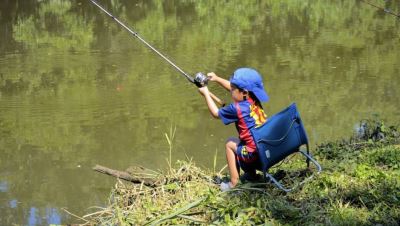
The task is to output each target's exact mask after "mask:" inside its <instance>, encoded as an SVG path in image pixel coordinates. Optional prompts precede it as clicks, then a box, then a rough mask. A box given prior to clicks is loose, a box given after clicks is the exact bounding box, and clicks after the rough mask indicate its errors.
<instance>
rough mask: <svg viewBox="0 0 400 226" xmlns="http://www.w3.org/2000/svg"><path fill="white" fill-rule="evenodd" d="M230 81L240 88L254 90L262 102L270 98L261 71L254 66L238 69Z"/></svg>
mask: <svg viewBox="0 0 400 226" xmlns="http://www.w3.org/2000/svg"><path fill="white" fill-rule="evenodd" d="M229 81H230V82H231V83H232V84H234V85H235V86H237V87H238V88H240V89H244V90H247V91H250V92H253V94H254V95H255V96H256V97H257V99H258V100H259V101H261V102H267V101H268V100H269V97H268V94H267V92H265V90H264V85H263V82H262V78H261V75H260V73H258V72H257V71H256V70H254V69H252V68H239V69H237V70H236V71H235V72H234V73H233V75H232V77H231V79H230V80H229Z"/></svg>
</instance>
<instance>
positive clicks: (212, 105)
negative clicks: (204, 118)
mask: <svg viewBox="0 0 400 226" xmlns="http://www.w3.org/2000/svg"><path fill="white" fill-rule="evenodd" d="M199 91H200V93H201V94H202V95H203V96H204V99H205V100H206V103H207V107H208V110H209V111H210V113H211V115H212V116H213V117H214V118H219V116H218V107H217V105H216V104H215V102H214V100H213V99H212V98H211V96H210V91H209V90H208V88H207V86H204V87H201V88H199Z"/></svg>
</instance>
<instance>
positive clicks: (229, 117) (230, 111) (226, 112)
mask: <svg viewBox="0 0 400 226" xmlns="http://www.w3.org/2000/svg"><path fill="white" fill-rule="evenodd" d="M218 116H219V118H220V119H221V120H222V122H223V123H224V124H225V125H228V124H231V123H232V122H236V121H238V119H239V118H238V116H237V111H236V108H235V106H234V105H233V104H230V105H228V106H225V107H223V108H220V109H219V110H218Z"/></svg>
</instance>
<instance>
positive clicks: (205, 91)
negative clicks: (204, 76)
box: [199, 86, 210, 96]
mask: <svg viewBox="0 0 400 226" xmlns="http://www.w3.org/2000/svg"><path fill="white" fill-rule="evenodd" d="M199 92H200V93H201V95H203V96H205V95H210V92H209V91H208V88H207V86H203V87H200V88H199Z"/></svg>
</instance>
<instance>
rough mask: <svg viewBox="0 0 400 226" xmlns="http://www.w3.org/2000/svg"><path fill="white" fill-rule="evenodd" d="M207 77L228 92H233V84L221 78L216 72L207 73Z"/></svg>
mask: <svg viewBox="0 0 400 226" xmlns="http://www.w3.org/2000/svg"><path fill="white" fill-rule="evenodd" d="M207 76H208V78H209V79H210V81H215V82H217V83H218V84H220V85H221V86H222V87H224V88H225V89H227V90H228V91H230V90H231V83H230V82H229V81H228V80H226V79H223V78H221V77H219V76H218V75H216V74H215V73H214V72H210V73H207Z"/></svg>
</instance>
